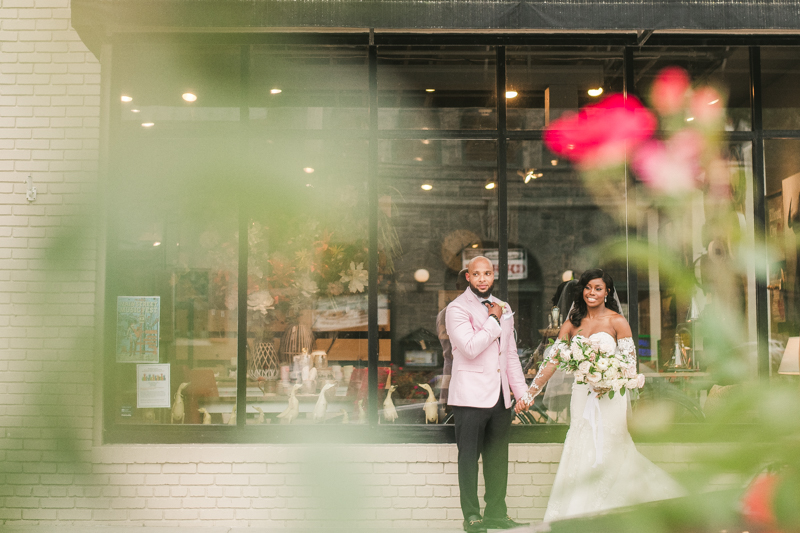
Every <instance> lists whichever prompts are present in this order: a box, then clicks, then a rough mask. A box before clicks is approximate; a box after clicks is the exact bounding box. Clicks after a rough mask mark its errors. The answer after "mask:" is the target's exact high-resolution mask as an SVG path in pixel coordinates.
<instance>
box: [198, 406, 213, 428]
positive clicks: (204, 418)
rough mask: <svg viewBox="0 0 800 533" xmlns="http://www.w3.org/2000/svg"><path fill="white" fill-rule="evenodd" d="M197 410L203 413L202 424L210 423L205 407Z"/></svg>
mask: <svg viewBox="0 0 800 533" xmlns="http://www.w3.org/2000/svg"><path fill="white" fill-rule="evenodd" d="M197 412H198V413H200V414H202V415H203V424H206V425H208V424H210V423H211V414H210V413H209V412H208V411H206V408H205V407H201V408H200V409H198V410H197Z"/></svg>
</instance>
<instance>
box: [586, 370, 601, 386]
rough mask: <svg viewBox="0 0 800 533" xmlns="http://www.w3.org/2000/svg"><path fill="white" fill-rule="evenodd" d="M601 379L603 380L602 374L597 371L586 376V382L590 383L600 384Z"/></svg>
mask: <svg viewBox="0 0 800 533" xmlns="http://www.w3.org/2000/svg"><path fill="white" fill-rule="evenodd" d="M601 379H603V375H602V374H601V373H600V372H596V371H595V372H590V373H588V374H586V381H588V382H589V383H599V382H600V380H601Z"/></svg>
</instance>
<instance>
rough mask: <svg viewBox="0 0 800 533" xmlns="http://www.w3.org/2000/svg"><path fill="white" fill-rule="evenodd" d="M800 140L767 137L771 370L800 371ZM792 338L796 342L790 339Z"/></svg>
mask: <svg viewBox="0 0 800 533" xmlns="http://www.w3.org/2000/svg"><path fill="white" fill-rule="evenodd" d="M798 155H800V140H796V139H791V140H788V139H776V140H767V141H764V164H765V165H764V166H765V170H766V178H767V180H766V181H767V200H766V202H767V239H768V243H769V245H770V251H771V253H770V254H769V257H770V259H771V260H770V267H769V279H768V289H769V314H770V320H769V328H770V372H771V374H772V375H773V376H775V377H777V376H779V375H783V374H791V373H797V372H799V371H800V370H798V357H800V348H799V347H798V344H797V336H798V333H800V261H798V249H800V247H799V246H798V244H800V239H798V235H800V231H798V229H797V228H796V226H797V221H798V205H800V157H798ZM790 341H791V342H790Z"/></svg>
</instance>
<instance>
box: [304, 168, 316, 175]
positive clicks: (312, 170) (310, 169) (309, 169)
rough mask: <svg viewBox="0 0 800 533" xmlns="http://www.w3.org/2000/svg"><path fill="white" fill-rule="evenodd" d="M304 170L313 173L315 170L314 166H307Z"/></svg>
mask: <svg viewBox="0 0 800 533" xmlns="http://www.w3.org/2000/svg"><path fill="white" fill-rule="evenodd" d="M303 172H305V173H306V174H313V172H314V169H313V168H311V167H305V168H304V169H303Z"/></svg>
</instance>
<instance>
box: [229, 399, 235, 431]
mask: <svg viewBox="0 0 800 533" xmlns="http://www.w3.org/2000/svg"><path fill="white" fill-rule="evenodd" d="M228 425H229V426H235V425H236V404H233V411H231V416H230V417H229V418H228Z"/></svg>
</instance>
